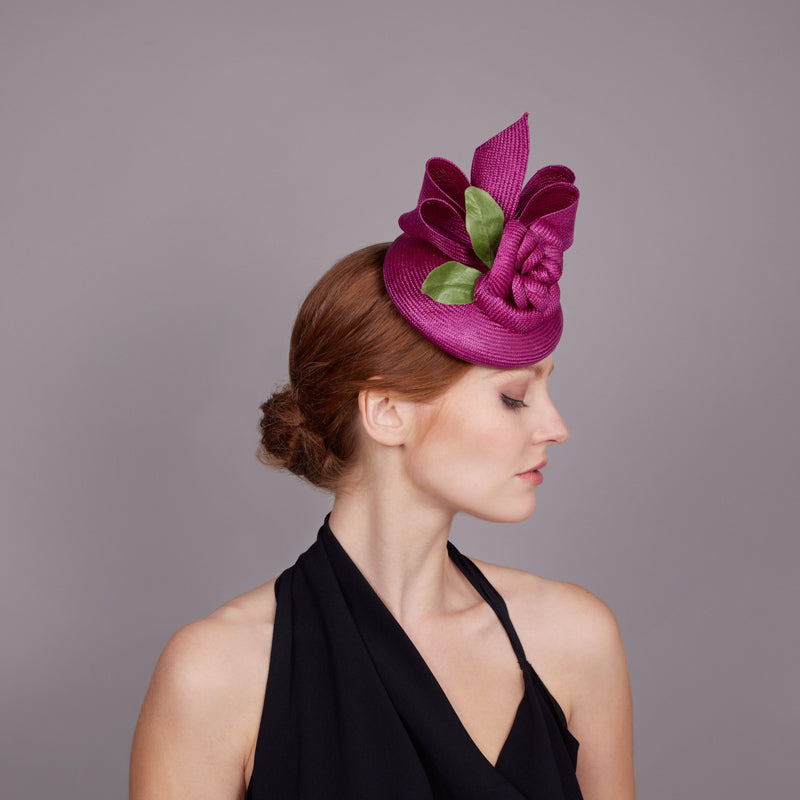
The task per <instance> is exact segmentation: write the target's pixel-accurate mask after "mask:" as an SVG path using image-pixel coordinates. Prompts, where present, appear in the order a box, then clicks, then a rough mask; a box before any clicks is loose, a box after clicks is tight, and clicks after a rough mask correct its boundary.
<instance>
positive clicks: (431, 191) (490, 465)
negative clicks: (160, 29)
mask: <svg viewBox="0 0 800 800" xmlns="http://www.w3.org/2000/svg"><path fill="white" fill-rule="evenodd" d="M527 157H528V128H527V115H525V116H523V117H522V118H521V119H520V120H518V121H517V122H516V123H514V125H512V126H510V127H509V128H507V129H505V130H504V131H502V132H501V133H499V134H497V136H495V137H493V138H492V139H490V140H489V141H488V142H486V143H485V144H484V145H482V146H481V147H479V148H478V149H477V150H476V152H475V157H474V160H473V165H472V173H471V178H470V179H469V180H468V179H467V178H466V176H465V175H463V173H461V171H460V170H459V169H458V168H457V167H455V166H454V165H453V164H450V163H449V162H447V161H444V160H442V159H431V160H430V161H429V162H428V164H427V166H426V173H425V178H424V181H423V187H422V191H421V193H420V198H419V202H418V205H417V208H416V209H415V210H414V211H412V212H409V213H408V214H405V215H403V216H402V217H401V218H400V225H401V228H402V229H403V231H404V233H403V234H402V235H401V236H399V237H398V239H396V240H395V241H394V242H393V243H392V244H391V245H377V246H373V247H368V248H365V249H364V250H361V251H358V252H357V253H354V254H352V255H350V256H348V257H346V258H345V259H343V260H342V261H341V262H339V263H338V264H337V265H336V266H334V267H333V268H332V269H331V270H330V271H329V272H328V273H327V274H326V275H325V276H324V277H323V278H322V279H321V280H320V281H319V283H318V284H317V285H316V286H315V287H314V289H313V290H312V291H311V293H310V294H309V296H308V297H307V298H306V300H305V302H304V303H303V306H302V307H301V309H300V312H299V314H298V317H297V321H296V323H295V326H294V331H293V334H292V341H291V352H290V365H289V372H290V382H289V384H287V385H286V387H284V389H283V390H281V391H279V392H276V393H275V394H274V395H273V396H272V397H271V398H270V399H269V400H268V401H267V402H266V403H264V405H263V406H262V411H263V420H262V423H261V429H262V443H261V449H260V457H261V458H262V460H264V461H265V462H266V463H269V464H272V465H275V466H278V467H282V468H286V469H289V470H291V471H292V472H294V473H295V474H297V475H300V476H303V477H305V478H306V479H308V480H309V481H310V482H311V483H313V484H314V485H316V486H320V487H323V488H326V489H328V490H330V491H332V492H333V494H334V503H333V507H332V510H331V513H330V514H329V515H328V517H327V518H326V520H325V522H324V523H323V525H322V527H321V528H320V530H319V533H318V534H317V539H316V541H314V543H313V544H312V545H311V546H310V547H309V548H308V549H307V550H306V551H305V552H304V553H303V554H302V555H301V556H300V557H299V558H298V560H297V562H296V563H295V564H294V565H293V566H292V567H290V568H288V569H286V570H284V572H283V573H282V574H281V575H280V576H278V578H277V579H273V580H272V581H270V582H269V583H266V584H264V585H263V586H261V587H259V588H257V589H255V590H253V591H250V592H248V593H246V594H244V595H242V596H240V597H237V598H235V599H234V600H231V601H230V602H229V603H226V604H225V605H224V606H222V607H221V608H219V609H218V610H217V611H215V612H214V613H213V614H211V615H209V616H208V617H206V618H205V619H201V620H199V621H197V622H194V623H192V624H191V625H188V626H186V627H185V628H183V629H181V630H180V631H178V632H177V633H176V634H175V635H174V636H173V638H172V639H171V640H170V642H169V643H168V645H167V647H166V648H165V650H164V652H163V653H162V655H161V658H160V659H159V662H158V665H157V667H156V669H155V673H154V675H153V679H152V682H151V685H150V688H149V689H148V692H147V696H146V698H145V701H144V704H143V707H142V712H141V715H140V718H139V723H138V725H137V729H136V734H135V736H134V743H133V751H132V760H131V798H132V800H145V799H146V798H156V797H157V798H184V797H186V798H188V797H191V798H193V800H199V799H200V798H215V800H223V799H224V798H231V799H233V798H243V797H248V798H252V800H262V799H264V798H269V800H285V799H286V798H304V799H307V798H377V797H388V798H403V799H404V800H406V799H407V800H411V798H414V799H415V800H417V799H418V798H455V799H456V800H469V799H470V798H474V799H475V800H478V799H479V798H509V799H510V798H518V799H519V798H534V797H535V798H546V799H547V800H555V799H556V798H559V799H561V798H563V799H564V800H567V799H569V800H575V798H580V797H583V798H585V800H630V798H633V797H634V773H633V743H632V712H631V699H630V688H629V681H628V673H627V668H626V663H625V655H624V651H623V646H622V641H621V638H620V634H619V629H618V626H617V623H616V620H615V618H614V616H613V614H612V613H611V612H610V610H609V609H608V608H607V607H606V606H605V605H604V604H603V603H602V602H601V601H600V600H599V599H598V598H596V597H595V596H594V595H592V594H591V593H590V592H588V591H586V590H585V589H582V588H581V587H579V586H576V585H573V584H569V583H561V582H558V581H552V580H547V579H544V578H540V577H537V576H535V575H532V574H529V573H527V572H523V571H520V570H516V569H510V568H507V567H500V566H495V565H492V564H488V563H484V562H479V561H473V560H471V559H468V558H466V557H465V556H463V555H462V554H461V553H460V552H459V551H458V550H457V549H456V548H455V546H454V545H453V544H452V543H450V542H449V539H448V537H449V533H450V525H451V522H452V519H453V516H454V515H455V514H456V513H457V512H459V511H462V512H465V513H468V514H471V515H473V516H476V517H479V518H481V519H485V520H491V521H495V522H519V521H522V520H525V519H527V518H528V517H529V516H530V515H531V514H532V513H533V511H534V509H535V506H536V487H537V486H539V485H541V483H542V474H541V471H540V470H541V469H542V467H543V466H544V465H545V464H546V462H547V448H548V447H549V446H550V445H552V444H558V443H561V442H564V441H566V439H567V437H568V435H569V433H568V430H567V427H566V425H565V424H564V421H563V420H562V419H561V417H560V416H559V414H558V412H557V410H556V409H555V407H554V405H553V403H552V402H551V400H550V398H549V396H548V392H547V380H548V376H549V374H550V373H551V372H552V370H553V366H554V364H553V357H552V352H553V350H554V349H555V346H556V344H557V342H558V339H559V337H560V335H561V329H562V313H561V307H560V302H559V291H558V279H559V277H560V275H561V267H562V254H563V251H564V250H565V249H567V248H568V247H569V246H570V244H571V242H572V230H573V225H574V219H575V211H576V208H577V201H578V192H577V189H576V188H575V186H574V175H573V174H572V172H571V171H570V170H568V169H567V168H566V167H561V166H551V167H546V168H544V169H542V170H539V172H537V173H536V175H534V176H533V178H532V179H531V180H530V181H529V182H528V183H527V184H525V186H524V187H523V178H524V174H525V169H526V165H527ZM292 534H293V535H296V532H292ZM268 679H269V680H268Z"/></svg>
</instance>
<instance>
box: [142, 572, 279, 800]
mask: <svg viewBox="0 0 800 800" xmlns="http://www.w3.org/2000/svg"><path fill="white" fill-rule="evenodd" d="M274 586H275V580H274V579H273V580H272V581H269V582H268V583H265V584H263V585H262V586H259V587H258V588H256V589H253V590H251V591H249V592H246V593H245V594H242V595H240V596H238V597H236V598H234V599H233V600H230V601H229V602H227V603H225V604H224V605H222V606H221V607H220V608H218V609H217V610H216V611H214V612H213V613H211V614H209V615H208V616H207V617H204V618H202V619H199V620H197V621H195V622H192V623H190V624H188V625H186V626H184V627H183V628H181V629H180V630H178V631H177V632H176V633H175V634H173V636H172V637H171V638H170V640H169V641H168V642H167V645H166V646H165V648H164V650H163V651H162V653H161V656H160V657H159V659H158V663H157V664H156V667H155V670H154V672H153V677H152V679H151V681H150V686H149V687H148V690H147V694H146V695H145V699H144V703H143V704H142V710H141V713H140V715H139V720H138V723H137V726H136V731H135V734H134V741H133V748H132V751H131V774H130V780H131V798H132V800H140V798H141V799H144V798H150V797H162V798H173V797H176V798H177V797H183V796H189V795H191V796H193V797H196V798H203V797H220V798H241V797H242V796H243V793H244V786H245V781H246V779H247V778H248V777H249V770H250V769H252V767H251V763H252V755H253V751H254V748H255V741H256V737H257V735H258V726H259V722H260V718H261V709H262V705H263V699H264V689H265V686H266V680H267V673H268V670H269V655H270V649H271V645H272V628H273V624H274V620H275V608H276V602H275V591H274Z"/></svg>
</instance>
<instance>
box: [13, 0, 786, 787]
mask: <svg viewBox="0 0 800 800" xmlns="http://www.w3.org/2000/svg"><path fill="white" fill-rule="evenodd" d="M799 8H800V7H798V5H797V3H794V2H790V1H789V0H786V2H777V1H776V0H766V1H764V0H762V1H761V2H759V3H755V2H741V0H736V1H733V2H731V1H729V2H723V1H722V0H716V1H715V2H712V1H711V0H700V1H699V2H698V0H691V1H690V0H673V1H672V2H669V3H664V2H662V3H658V4H655V3H646V2H632V0H631V1H630V2H628V1H627V0H609V1H608V2H605V3H588V2H585V3H573V2H561V3H557V4H556V3H547V4H544V3H535V2H525V3H522V2H506V1H503V0H501V1H500V2H498V0H492V2H489V0H483V2H475V1H474V0H471V1H470V2H456V1H455V0H446V1H444V2H434V0H405V2H402V3H401V2H393V3H382V2H375V0H339V1H338V2H335V3H333V2H323V1H322V0H317V2H315V3H313V4H308V3H295V4H293V5H291V6H290V5H289V4H288V3H286V4H279V3H274V2H255V1H251V2H244V1H243V0H233V1H232V0H227V1H226V2H165V0H146V1H145V2H136V3H123V2H109V1H108V0H107V1H106V2H100V0H97V2H79V1H78V0H75V1H74V2H70V3H58V2H51V3H47V2H38V1H34V0H19V1H18V2H15V1H14V0H5V1H4V2H3V3H2V5H1V6H0V91H1V92H2V103H1V105H0V108H1V109H2V115H3V121H2V132H1V133H0V136H2V145H1V148H0V159H1V160H0V174H1V175H2V179H1V180H2V201H1V202H2V213H1V214H0V219H2V247H3V251H2V269H3V281H2V286H3V291H2V300H1V301H0V302H2V318H1V319H0V325H2V329H1V330H0V336H1V339H0V341H1V345H0V346H1V347H2V373H1V374H2V377H3V388H2V392H0V404H1V407H0V424H1V425H2V476H0V477H1V478H2V480H1V481H0V491H1V492H2V558H1V559H0V602H2V609H3V614H2V621H0V636H2V648H1V649H2V664H1V665H0V666H1V667H2V701H1V703H2V705H1V706H0V733H2V755H0V783H1V784H2V785H0V795H2V797H3V798H4V800H5V798H22V797H50V796H57V797H59V798H61V800H71V799H72V798H75V799H76V800H77V798H81V799H83V798H87V797H97V798H100V797H102V798H111V797H123V796H125V793H126V791H127V785H126V781H127V765H128V753H129V747H130V740H131V735H132V732H133V727H134V724H135V721H136V716H137V714H138V710H139V705H140V703H141V700H142V697H143V695H144V692H145V689H146V687H147V683H148V680H149V677H150V674H151V672H152V669H153V666H154V664H155V661H156V658H157V656H158V654H159V652H160V650H161V648H162V647H163V645H164V644H165V642H166V640H167V639H168V637H169V636H170V634H171V633H172V632H173V631H174V630H175V629H177V628H178V627H180V626H181V625H183V624H185V623H187V622H189V621H191V620H192V619H195V618H197V617H200V616H203V615H205V614H207V613H209V612H210V611H212V610H213V609H214V608H215V607H217V606H218V605H219V604H221V603H222V602H224V601H225V600H227V599H228V598H230V597H232V596H233V595H235V594H238V593H240V592H241V591H244V590H246V589H248V588H250V587H252V586H255V585H257V584H259V583H262V582H264V581H266V580H268V579H270V578H272V577H273V576H275V575H276V574H277V573H278V572H280V571H281V570H282V569H283V568H285V567H286V566H288V565H289V564H291V563H293V562H294V560H295V558H296V557H297V555H298V554H299V553H300V552H301V551H302V550H304V549H305V548H306V547H307V546H308V545H309V544H310V543H311V542H312V541H313V538H314V536H315V535H316V530H317V527H318V526H319V523H320V521H321V519H322V515H323V514H324V513H325V512H326V511H327V509H328V508H329V505H330V499H329V497H328V496H327V495H325V494H323V493H320V492H318V491H315V490H312V489H310V488H308V487H306V486H305V485H303V484H302V483H301V482H300V481H298V480H297V479H295V478H293V477H291V476H287V475H282V474H280V473H273V472H271V471H270V470H269V469H267V468H266V467H263V466H261V465H260V464H258V463H257V461H256V459H255V457H254V451H255V447H256V443H257V440H258V431H257V426H258V419H259V416H260V415H259V412H258V406H259V404H260V403H261V402H262V401H263V400H264V399H265V398H266V396H267V395H268V393H269V392H270V391H271V389H272V388H273V386H274V385H275V384H276V383H278V382H280V381H283V380H284V379H285V377H286V354H287V347H288V337H289V331H290V326H291V323H292V320H293V318H294V315H295V312H296V310H297V307H298V304H299V302H300V300H301V299H302V297H303V296H304V294H305V292H306V291H307V290H308V289H309V288H310V286H311V285H312V283H313V282H314V281H315V280H316V279H317V278H318V277H319V275H321V273H322V272H323V270H324V269H326V268H327V267H328V266H329V265H330V264H332V263H333V261H334V260H336V259H337V258H338V257H340V256H342V255H344V254H345V253H347V252H349V251H351V250H354V249H356V248H359V247H361V246H363V245H366V244H368V243H371V242H374V241H383V240H389V239H392V238H394V237H395V236H396V235H397V233H398V232H399V231H398V228H397V226H396V219H397V217H398V216H399V214H400V213H402V212H404V211H407V210H409V209H410V208H412V207H413V205H414V204H415V202H416V197H417V193H418V190H419V186H420V181H421V178H422V172H423V164H424V161H425V159H426V158H427V157H428V156H432V155H442V156H445V157H448V158H450V159H452V160H454V161H456V163H458V164H459V165H461V166H462V167H464V168H468V167H469V163H470V159H471V156H472V151H473V149H474V148H475V147H476V146H477V145H478V144H480V143H481V142H482V141H484V140H485V139H487V138H488V137H490V136H491V135H493V134H494V133H496V132H497V131H498V130H500V129H501V128H502V127H505V126H506V125H509V124H511V123H512V122H513V121H514V120H516V119H517V118H518V117H519V116H520V115H521V114H522V113H523V112H524V111H526V110H527V111H529V112H530V114H531V117H530V122H531V128H532V137H533V138H532V153H531V163H530V167H529V174H530V173H531V172H532V171H533V170H534V169H535V168H538V167H540V166H543V165H545V164H548V163H564V164H567V165H569V166H570V167H572V168H573V169H574V171H575V172H576V174H577V176H578V177H577V184H578V186H579V188H580V190H581V201H580V207H579V211H578V221H577V226H576V240H575V245H574V246H573V248H572V249H571V250H570V251H569V252H568V253H567V257H566V263H565V271H564V277H563V280H562V283H561V286H562V291H563V306H564V314H565V325H566V327H565V333H564V336H563V339H562V341H561V344H560V345H559V347H558V350H557V351H556V353H555V360H556V362H557V364H558V369H557V372H556V374H555V375H554V376H553V379H552V395H553V398H554V400H555V401H556V403H557V404H558V405H559V408H560V410H561V411H562V413H563V415H564V418H565V419H566V421H567V423H568V425H569V426H570V429H571V438H570V440H569V442H568V443H567V444H565V445H564V446H562V447H555V448H551V451H550V453H549V456H550V466H549V467H548V469H547V473H546V476H545V483H544V484H543V485H542V487H541V488H539V489H538V490H537V495H538V502H537V510H536V513H535V514H534V516H533V518H531V520H529V521H528V522H525V523H524V524H520V525H511V526H497V525H495V526H493V525H488V524H484V523H481V522H477V521H475V520H472V519H468V518H459V519H457V521H456V525H455V527H454V530H453V538H454V541H456V543H457V544H458V545H459V547H461V548H462V549H463V550H464V551H465V552H466V553H467V554H468V555H473V556H475V557H477V558H482V559H486V560H490V561H493V562H496V563H501V564H508V565H514V566H518V567H522V568H525V569H529V570H531V571H534V572H537V573H539V574H543V575H547V576H550V577H554V578H560V579H565V580H570V581H574V582H577V583H581V584H583V585H585V586H587V587H588V588H590V589H591V590H592V591H594V592H595V593H596V594H598V595H599V596H600V597H601V598H603V599H604V600H605V601H606V602H607V603H608V604H609V605H610V606H611V607H612V609H613V610H614V611H615V612H616V614H617V617H618V619H619V622H620V625H621V628H622V631H623V635H624V638H625V642H626V646H627V652H628V657H629V663H630V672H631V679H632V685H633V693H634V705H635V728H636V763H637V779H638V780H637V783H638V788H639V796H640V797H641V798H648V799H649V800H672V798H676V797H686V798H696V797H703V798H726V800H737V799H739V798H741V800H745V798H746V799H747V800H751V799H752V798H755V797H788V796H797V795H796V794H795V793H796V792H797V790H798V788H800V787H798V779H797V770H796V757H797V750H798V741H797V730H798V724H799V723H800V693H799V692H798V688H797V666H796V659H797V657H798V655H800V652H799V651H800V648H799V647H798V632H797V631H798V628H797V621H796V618H797V599H796V595H795V592H794V586H795V584H796V582H797V566H796V564H797V556H798V545H797V535H796V532H797V522H796V508H797V489H796V487H795V485H794V484H796V482H797V476H798V469H797V445H798V423H797V414H796V412H797V405H798V402H797V398H798V392H799V391H800V382H799V381H798V374H797V361H798V347H797V344H798V328H797V326H796V323H795V316H796V315H795V313H793V312H794V309H793V308H792V306H793V304H794V303H795V302H797V300H798V288H800V280H799V279H798V263H797V262H798V258H797V253H798V244H799V243H798V211H799V210H800V208H799V203H798V193H797V186H798V181H799V180H800V169H798V156H797V148H798V141H799V140H800V136H798V133H799V131H798V127H799V126H798V110H797V94H798V86H797V84H798V81H797V76H798V74H800V63H799V60H798V22H800V11H799V10H798V9H799Z"/></svg>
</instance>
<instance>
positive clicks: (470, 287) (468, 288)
mask: <svg viewBox="0 0 800 800" xmlns="http://www.w3.org/2000/svg"><path fill="white" fill-rule="evenodd" d="M480 276H481V271H480V270H479V269H475V268H474V267H468V266H467V265H466V264H460V263H459V262H458V261H445V263H444V264H441V265H439V266H438V267H436V269H433V270H431V271H430V272H429V273H428V277H427V278H425V280H424V281H423V282H422V293H423V294H426V295H428V297H431V298H433V299H434V300H435V301H436V302H437V303H443V304H444V305H447V306H462V305H466V304H467V303H471V302H472V301H473V300H474V299H475V296H474V295H475V281H477V280H478V278H479V277H480Z"/></svg>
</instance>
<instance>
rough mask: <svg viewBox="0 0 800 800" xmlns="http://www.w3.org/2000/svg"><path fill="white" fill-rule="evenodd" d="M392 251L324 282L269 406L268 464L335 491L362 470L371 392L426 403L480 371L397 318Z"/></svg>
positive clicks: (300, 321)
mask: <svg viewBox="0 0 800 800" xmlns="http://www.w3.org/2000/svg"><path fill="white" fill-rule="evenodd" d="M388 249H389V244H388V243H385V244H376V245H371V246H369V247H365V248H363V249H361V250H357V251H356V252H354V253H351V254H350V255H348V256H345V257H344V258H343V259H342V260H341V261H339V262H338V263H336V264H335V265H334V266H333V267H331V269H329V270H328V271H327V272H326V273H325V274H324V275H323V276H322V278H320V280H319V281H318V282H317V284H316V285H315V286H314V288H313V289H312V290H311V291H310V292H309V294H308V296H307V297H306V299H305V300H304V301H303V304H302V306H301V307H300V311H299V312H298V314H297V319H296V320H295V323H294V328H293V330H292V338H291V343H290V348H289V383H287V384H286V385H285V386H283V387H282V388H280V389H279V390H278V391H276V392H274V393H273V394H272V396H271V397H270V398H269V399H268V400H267V401H266V402H265V403H263V404H262V405H261V411H262V414H263V417H262V419H261V423H260V426H261V443H260V445H259V447H258V451H257V455H258V458H259V460H260V461H262V462H263V463H265V464H268V465H270V466H274V467H278V468H281V469H287V470H289V471H291V472H293V473H294V474H295V475H299V476H301V477H303V478H305V479H306V480H308V481H310V482H311V483H312V484H314V485H315V486H319V487H321V488H324V489H329V490H332V491H335V490H336V489H337V488H338V487H339V486H341V484H342V482H343V481H344V479H345V478H346V477H347V476H348V474H349V473H350V472H351V470H352V468H353V467H354V466H355V462H356V459H357V455H358V454H357V449H358V442H359V435H358V428H357V419H358V394H359V392H360V391H361V390H362V389H363V388H365V387H366V386H367V385H369V386H370V387H374V388H376V389H379V390H383V389H386V390H391V391H393V392H396V393H398V394H401V395H402V396H403V397H405V398H406V399H409V400H415V401H419V402H426V401H431V400H434V399H436V398H437V397H439V396H440V395H441V394H443V393H444V392H445V391H446V390H447V389H448V388H449V387H450V386H452V385H453V384H454V383H455V382H456V381H457V380H458V379H459V378H460V377H461V376H462V375H463V374H464V373H465V372H466V370H468V369H469V367H470V364H469V363H468V362H466V361H462V360H461V359H458V358H455V357H454V356H451V355H449V354H448V353H445V352H444V351H443V350H440V349H439V348H438V347H437V346H436V345H434V344H432V343H431V342H429V341H428V340H427V339H425V338H423V337H422V336H421V335H420V334H419V333H417V332H416V331H415V330H414V329H413V328H412V327H411V326H410V325H409V324H408V323H407V322H406V321H405V320H404V319H403V318H402V317H401V316H400V314H399V313H398V312H397V309H396V308H395V307H394V305H393V304H392V301H391V300H390V298H389V295H388V294H387V292H386V287H385V285H384V282H383V259H384V256H385V255H386V251H387V250H388Z"/></svg>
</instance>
